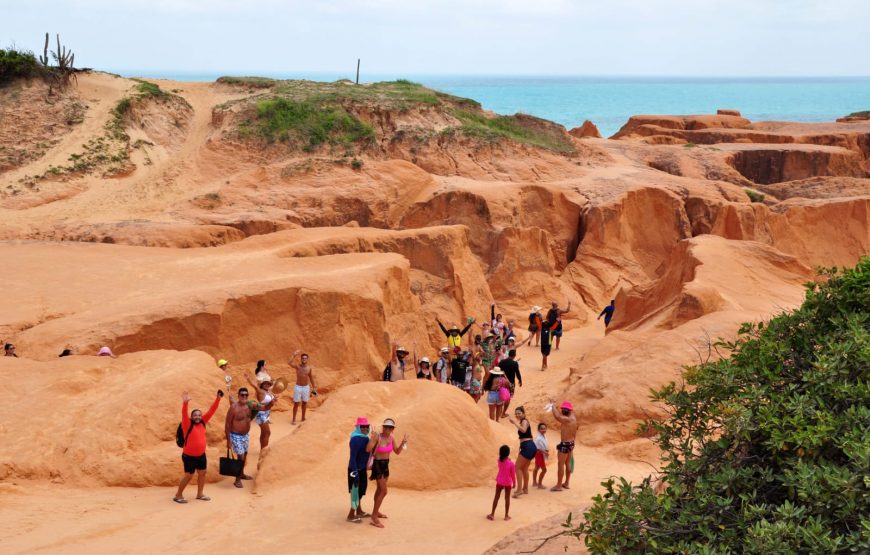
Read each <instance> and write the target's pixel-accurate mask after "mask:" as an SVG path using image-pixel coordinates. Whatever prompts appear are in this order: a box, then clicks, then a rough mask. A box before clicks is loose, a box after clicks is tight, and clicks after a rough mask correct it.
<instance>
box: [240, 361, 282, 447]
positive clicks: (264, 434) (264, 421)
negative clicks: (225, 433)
mask: <svg viewBox="0 0 870 555" xmlns="http://www.w3.org/2000/svg"><path fill="white" fill-rule="evenodd" d="M254 375H255V376H256V380H257V383H254V380H252V379H251V377H250V376H249V375H247V374H246V375H245V379H247V380H248V384H249V385H250V386H251V387H252V388H254V391H256V392H257V401H259V402H260V403H261V404H263V405H268V404H269V403H271V402H272V400H273V399H274V400H275V401H277V400H278V396H277V395H272V393H271V389H272V377H271V376H270V375H269V373H268V372H266V361H265V360H258V361H257V369H256V370H254ZM271 414H272V411H271V410H261V411H260V412H258V413H257V416H256V417H255V418H254V420H256V422H257V424H259V426H260V451H262V450H263V449H265V448H266V447H268V446H269V437H270V436H271V435H272V430H271V428H270V427H269V416H271Z"/></svg>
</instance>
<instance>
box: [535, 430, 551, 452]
mask: <svg viewBox="0 0 870 555" xmlns="http://www.w3.org/2000/svg"><path fill="white" fill-rule="evenodd" d="M535 447H537V448H538V451H540V452H541V453H543V454H544V458H545V459H546V458H548V457H549V456H550V454H549V453H548V452H547V451H548V450H549V449H550V444H549V443H547V436H545V435H544V434H542V433H541V432H538V435H537V437H535Z"/></svg>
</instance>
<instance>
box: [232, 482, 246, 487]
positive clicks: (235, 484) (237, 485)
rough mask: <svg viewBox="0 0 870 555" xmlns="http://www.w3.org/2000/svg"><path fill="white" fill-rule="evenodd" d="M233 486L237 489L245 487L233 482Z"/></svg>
mask: <svg viewBox="0 0 870 555" xmlns="http://www.w3.org/2000/svg"><path fill="white" fill-rule="evenodd" d="M233 485H234V486H236V487H237V488H243V487H245V486H243V485H242V483H241V482H233Z"/></svg>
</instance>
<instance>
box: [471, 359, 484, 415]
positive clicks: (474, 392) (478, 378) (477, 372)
mask: <svg viewBox="0 0 870 555" xmlns="http://www.w3.org/2000/svg"><path fill="white" fill-rule="evenodd" d="M484 372H485V369H484V367H483V353H477V354H476V355H474V369H473V370H472V371H471V389H470V390H469V391H468V392H469V393H470V394H471V396H472V397H474V402H475V403H476V402H478V401H480V396H481V395H482V394H483V374H484Z"/></svg>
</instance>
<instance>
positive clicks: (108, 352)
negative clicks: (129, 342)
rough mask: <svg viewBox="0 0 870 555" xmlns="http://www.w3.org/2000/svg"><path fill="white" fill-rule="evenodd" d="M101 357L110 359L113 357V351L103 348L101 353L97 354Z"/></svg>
mask: <svg viewBox="0 0 870 555" xmlns="http://www.w3.org/2000/svg"><path fill="white" fill-rule="evenodd" d="M97 356H99V357H110V356H112V349H110V348H108V347H101V348H100V352H98V353H97Z"/></svg>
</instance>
